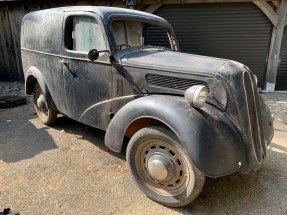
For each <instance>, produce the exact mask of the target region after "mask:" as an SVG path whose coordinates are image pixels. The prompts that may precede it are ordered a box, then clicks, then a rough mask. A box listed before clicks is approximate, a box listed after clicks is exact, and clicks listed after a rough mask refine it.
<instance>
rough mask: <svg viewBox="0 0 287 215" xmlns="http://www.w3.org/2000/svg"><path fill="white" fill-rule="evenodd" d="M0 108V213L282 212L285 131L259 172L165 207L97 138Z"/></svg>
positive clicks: (213, 182) (286, 174)
mask: <svg viewBox="0 0 287 215" xmlns="http://www.w3.org/2000/svg"><path fill="white" fill-rule="evenodd" d="M28 100H29V101H28V104H26V105H24V106H20V107H15V108H10V109H0V209H2V208H4V207H11V208H12V209H15V210H19V211H20V212H21V214H29V215H33V214H37V215H39V214H81V215H83V214H103V215H105V214H268V215H269V214H274V215H277V214H287V141H286V140H287V125H286V124H284V123H283V122H282V121H280V120H275V136H274V138H273V141H272V143H271V144H270V147H269V148H268V157H267V159H266V161H265V163H264V164H263V167H262V168H261V169H260V170H259V171H258V172H255V173H251V174H249V175H240V174H233V175H230V176H226V177H222V178H217V179H211V178H207V180H206V183H205V187H204V189H203V191H202V193H201V194H200V196H199V197H198V198H197V199H196V200H195V201H194V202H193V203H192V204H191V205H189V206H187V207H184V208H180V209H170V208H167V207H164V206H162V205H159V204H157V203H155V202H153V201H151V200H149V199H148V198H147V197H145V195H144V194H143V193H142V192H141V191H140V190H139V189H138V188H137V186H136V185H135V183H134V182H133V179H132V177H131V175H130V173H129V171H128V168H127V163H126V161H125V157H124V156H123V155H117V154H114V153H112V152H110V151H109V150H108V149H107V148H106V147H105V146H104V132H103V131H101V130H97V129H93V128H90V127H87V126H85V125H83V124H80V123H77V122H75V121H73V120H70V119H68V118H66V117H61V118H59V119H58V121H57V123H56V124H55V126H53V127H46V126H44V125H43V124H41V123H40V121H39V120H38V118H37V117H36V115H35V111H34V109H33V106H32V102H31V101H30V99H28Z"/></svg>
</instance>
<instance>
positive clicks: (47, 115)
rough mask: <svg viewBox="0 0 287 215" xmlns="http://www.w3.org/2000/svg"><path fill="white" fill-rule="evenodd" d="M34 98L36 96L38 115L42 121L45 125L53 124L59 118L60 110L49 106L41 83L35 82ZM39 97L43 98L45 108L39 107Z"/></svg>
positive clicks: (35, 103) (35, 104)
mask: <svg viewBox="0 0 287 215" xmlns="http://www.w3.org/2000/svg"><path fill="white" fill-rule="evenodd" d="M40 97H41V98H40ZM33 98H34V107H35V111H36V113H37V116H38V117H39V119H40V120H41V122H42V123H43V124H45V125H48V126H49V125H52V124H53V123H54V122H55V120H56V119H57V114H58V112H57V111H56V110H53V109H51V108H49V107H48V104H47V100H46V98H45V96H44V95H43V91H42V89H41V87H40V85H39V83H37V84H35V87H34V93H33ZM39 98H40V99H42V103H43V104H44V105H42V106H45V108H43V107H42V108H40V107H39V105H38V104H39V101H38V100H39Z"/></svg>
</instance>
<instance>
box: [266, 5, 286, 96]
mask: <svg viewBox="0 0 287 215" xmlns="http://www.w3.org/2000/svg"><path fill="white" fill-rule="evenodd" d="M277 13H278V22H277V25H276V26H274V27H273V31H272V37H271V44H270V50H269V57H268V63H267V73H266V80H265V90H266V91H267V92H273V91H274V90H275V84H276V77H277V71H278V66H279V60H280V50H281V45H282V39H283V33H284V28H285V25H286V16H287V0H282V1H281V3H280V5H279V7H278V8H277Z"/></svg>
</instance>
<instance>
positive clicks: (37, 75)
mask: <svg viewBox="0 0 287 215" xmlns="http://www.w3.org/2000/svg"><path fill="white" fill-rule="evenodd" d="M35 81H36V82H38V83H39V85H40V87H41V89H42V92H43V95H44V96H45V97H46V99H47V101H48V106H49V108H50V107H52V108H54V109H56V105H55V104H54V101H53V99H52V97H51V94H50V91H49V88H48V85H47V84H46V80H45V78H44V76H43V75H42V73H41V71H40V70H39V69H38V68H36V67H34V66H32V67H30V68H29V69H28V71H27V72H26V75H25V91H26V93H27V94H33V91H34V90H33V89H30V88H29V87H28V85H29V84H31V82H33V86H34V85H35V84H36V82H35Z"/></svg>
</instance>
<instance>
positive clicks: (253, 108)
mask: <svg viewBox="0 0 287 215" xmlns="http://www.w3.org/2000/svg"><path fill="white" fill-rule="evenodd" d="M244 87H245V92H246V102H247V107H248V117H249V131H250V136H251V140H252V143H253V150H254V154H255V157H256V159H257V161H258V162H259V163H261V162H262V159H263V158H264V156H265V154H266V149H265V143H264V136H263V127H262V118H261V108H260V101H259V95H258V92H257V87H254V85H253V84H252V78H251V76H250V74H249V73H248V72H244Z"/></svg>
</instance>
